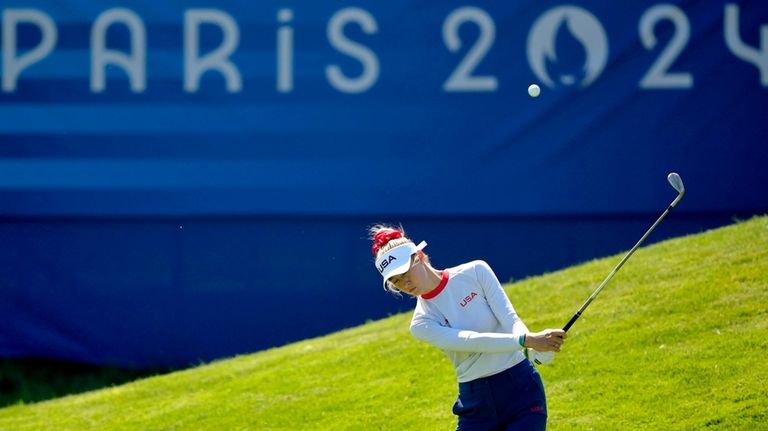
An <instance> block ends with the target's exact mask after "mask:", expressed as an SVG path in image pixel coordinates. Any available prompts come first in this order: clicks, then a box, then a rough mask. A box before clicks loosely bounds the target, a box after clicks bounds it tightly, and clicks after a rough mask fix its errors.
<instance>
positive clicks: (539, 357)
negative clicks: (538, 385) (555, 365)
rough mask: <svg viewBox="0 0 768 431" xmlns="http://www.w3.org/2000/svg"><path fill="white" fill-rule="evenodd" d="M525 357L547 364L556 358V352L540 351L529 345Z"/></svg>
mask: <svg viewBox="0 0 768 431" xmlns="http://www.w3.org/2000/svg"><path fill="white" fill-rule="evenodd" d="M525 357H526V358H528V359H530V360H531V362H533V363H535V364H537V365H546V364H548V363H550V362H552V360H553V359H555V352H539V351H537V350H533V349H531V348H530V347H529V348H527V349H525Z"/></svg>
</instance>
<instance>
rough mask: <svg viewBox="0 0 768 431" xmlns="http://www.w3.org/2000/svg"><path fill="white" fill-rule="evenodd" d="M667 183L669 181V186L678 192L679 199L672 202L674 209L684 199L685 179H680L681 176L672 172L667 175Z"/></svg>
mask: <svg viewBox="0 0 768 431" xmlns="http://www.w3.org/2000/svg"><path fill="white" fill-rule="evenodd" d="M667 181H669V184H670V185H671V186H672V187H674V189H675V190H677V198H676V199H675V200H674V201H673V202H672V205H671V206H672V207H674V206H675V205H677V203H678V202H679V201H680V199H682V198H683V195H684V194H685V186H684V185H683V179H682V178H680V175H678V174H677V172H670V174H669V175H667Z"/></svg>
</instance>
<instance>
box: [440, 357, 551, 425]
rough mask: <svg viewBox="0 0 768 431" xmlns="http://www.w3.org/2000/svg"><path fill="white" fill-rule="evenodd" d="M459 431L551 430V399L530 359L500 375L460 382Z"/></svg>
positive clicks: (457, 407)
mask: <svg viewBox="0 0 768 431" xmlns="http://www.w3.org/2000/svg"><path fill="white" fill-rule="evenodd" d="M453 414H455V415H457V416H458V417H459V425H458V427H457V428H456V430H457V431H480V430H484V431H485V430H488V431H491V430H499V431H502V430H503V431H513V430H514V431H517V430H520V431H522V430H525V431H539V430H544V429H546V428H547V399H546V397H545V396H544V385H543V384H542V383H541V376H539V372H538V371H536V368H535V367H534V366H533V364H531V363H530V362H529V361H528V360H525V361H522V362H520V363H519V364H517V365H515V366H513V367H512V368H509V369H507V370H504V371H502V372H500V373H498V374H494V375H492V376H489V377H483V378H481V379H476V380H472V381H470V382H466V383H459V398H458V399H457V400H456V404H454V405H453Z"/></svg>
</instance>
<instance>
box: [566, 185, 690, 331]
mask: <svg viewBox="0 0 768 431" xmlns="http://www.w3.org/2000/svg"><path fill="white" fill-rule="evenodd" d="M667 181H669V184H670V185H671V186H672V187H674V189H675V190H677V197H676V198H675V200H673V201H672V203H671V204H669V207H667V209H666V210H664V212H663V213H662V214H661V217H659V218H658V219H657V220H656V222H655V223H653V226H651V228H650V229H648V230H647V231H646V232H645V234H644V235H643V236H642V238H640V241H638V242H637V244H635V246H634V247H632V249H631V250H629V252H628V253H627V254H626V255H625V256H624V258H622V259H621V261H620V262H619V264H618V265H616V267H615V268H613V271H611V273H610V274H608V277H606V278H605V280H603V282H602V283H600V285H599V286H597V289H595V291H594V292H593V293H592V295H590V296H589V298H587V300H586V302H584V305H582V306H581V308H579V310H578V311H577V312H576V314H574V315H573V317H571V320H569V321H568V323H566V324H565V326H564V327H563V331H565V332H568V330H569V329H570V328H571V326H573V324H574V323H576V320H578V319H579V317H581V313H583V312H584V310H585V309H586V308H587V307H588V306H589V304H590V303H591V302H592V301H593V300H594V299H595V297H597V294H598V293H600V291H601V290H602V289H603V287H604V286H605V285H606V284H607V283H608V281H610V279H611V278H613V276H614V275H616V272H618V270H619V268H621V267H622V265H624V262H626V261H627V259H629V257H630V256H632V253H634V252H635V250H637V248H638V247H640V244H642V243H643V241H645V239H646V238H647V237H648V235H650V234H651V232H653V230H654V229H656V226H657V225H658V224H659V223H661V221H662V220H664V217H666V216H667V214H669V212H670V211H671V210H672V208H674V207H675V205H677V203H678V202H680V199H682V198H683V195H684V194H685V186H683V180H682V179H681V178H680V175H678V174H677V173H675V172H672V173H670V174H669V175H667Z"/></svg>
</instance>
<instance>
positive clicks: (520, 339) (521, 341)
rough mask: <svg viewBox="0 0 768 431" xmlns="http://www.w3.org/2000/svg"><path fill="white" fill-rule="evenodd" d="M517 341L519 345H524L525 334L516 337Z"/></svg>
mask: <svg viewBox="0 0 768 431" xmlns="http://www.w3.org/2000/svg"><path fill="white" fill-rule="evenodd" d="M517 342H518V343H520V345H521V346H523V347H525V334H523V335H521V336H520V338H518V339H517Z"/></svg>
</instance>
